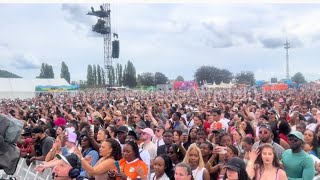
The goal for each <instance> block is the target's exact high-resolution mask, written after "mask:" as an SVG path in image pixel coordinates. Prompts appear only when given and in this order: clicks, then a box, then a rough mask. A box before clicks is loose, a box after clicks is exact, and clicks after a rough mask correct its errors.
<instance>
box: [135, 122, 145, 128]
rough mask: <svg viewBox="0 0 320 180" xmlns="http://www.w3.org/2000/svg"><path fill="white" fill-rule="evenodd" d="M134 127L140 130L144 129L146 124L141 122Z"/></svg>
mask: <svg viewBox="0 0 320 180" xmlns="http://www.w3.org/2000/svg"><path fill="white" fill-rule="evenodd" d="M136 127H138V128H140V129H144V128H146V127H147V125H146V123H144V122H143V121H139V122H138V123H137V124H136Z"/></svg>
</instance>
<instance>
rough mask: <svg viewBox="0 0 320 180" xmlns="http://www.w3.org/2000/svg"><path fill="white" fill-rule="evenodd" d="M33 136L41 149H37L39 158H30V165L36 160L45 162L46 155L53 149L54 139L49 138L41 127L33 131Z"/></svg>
mask: <svg viewBox="0 0 320 180" xmlns="http://www.w3.org/2000/svg"><path fill="white" fill-rule="evenodd" d="M31 136H32V139H33V141H34V142H35V143H36V147H39V148H35V149H36V154H37V156H35V157H32V158H30V163H32V162H33V161H35V160H37V161H44V160H45V158H46V155H47V154H48V153H49V151H50V149H51V148H52V145H53V143H54V139H53V138H52V137H50V136H47V135H46V134H45V133H44V130H43V129H42V128H41V127H35V128H33V129H32V131H31Z"/></svg>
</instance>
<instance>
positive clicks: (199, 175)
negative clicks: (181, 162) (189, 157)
mask: <svg viewBox="0 0 320 180" xmlns="http://www.w3.org/2000/svg"><path fill="white" fill-rule="evenodd" d="M204 169H205V168H202V169H199V167H198V168H197V169H195V170H193V171H192V175H193V178H194V180H203V171H204Z"/></svg>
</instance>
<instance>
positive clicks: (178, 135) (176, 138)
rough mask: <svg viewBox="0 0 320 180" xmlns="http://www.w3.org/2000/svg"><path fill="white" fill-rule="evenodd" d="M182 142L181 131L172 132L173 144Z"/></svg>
mask: <svg viewBox="0 0 320 180" xmlns="http://www.w3.org/2000/svg"><path fill="white" fill-rule="evenodd" d="M181 141H182V131H181V130H174V131H173V143H175V144H179V143H180V142H181Z"/></svg>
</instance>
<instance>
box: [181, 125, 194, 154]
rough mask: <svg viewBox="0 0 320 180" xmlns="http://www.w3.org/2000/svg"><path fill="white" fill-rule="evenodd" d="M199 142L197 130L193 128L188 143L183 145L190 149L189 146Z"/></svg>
mask: <svg viewBox="0 0 320 180" xmlns="http://www.w3.org/2000/svg"><path fill="white" fill-rule="evenodd" d="M196 141H197V128H196V127H195V126H193V127H192V128H191V129H190V131H189V135H188V141H187V142H186V143H183V147H184V148H185V149H188V148H189V146H190V145H191V144H193V143H195V142H196Z"/></svg>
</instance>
